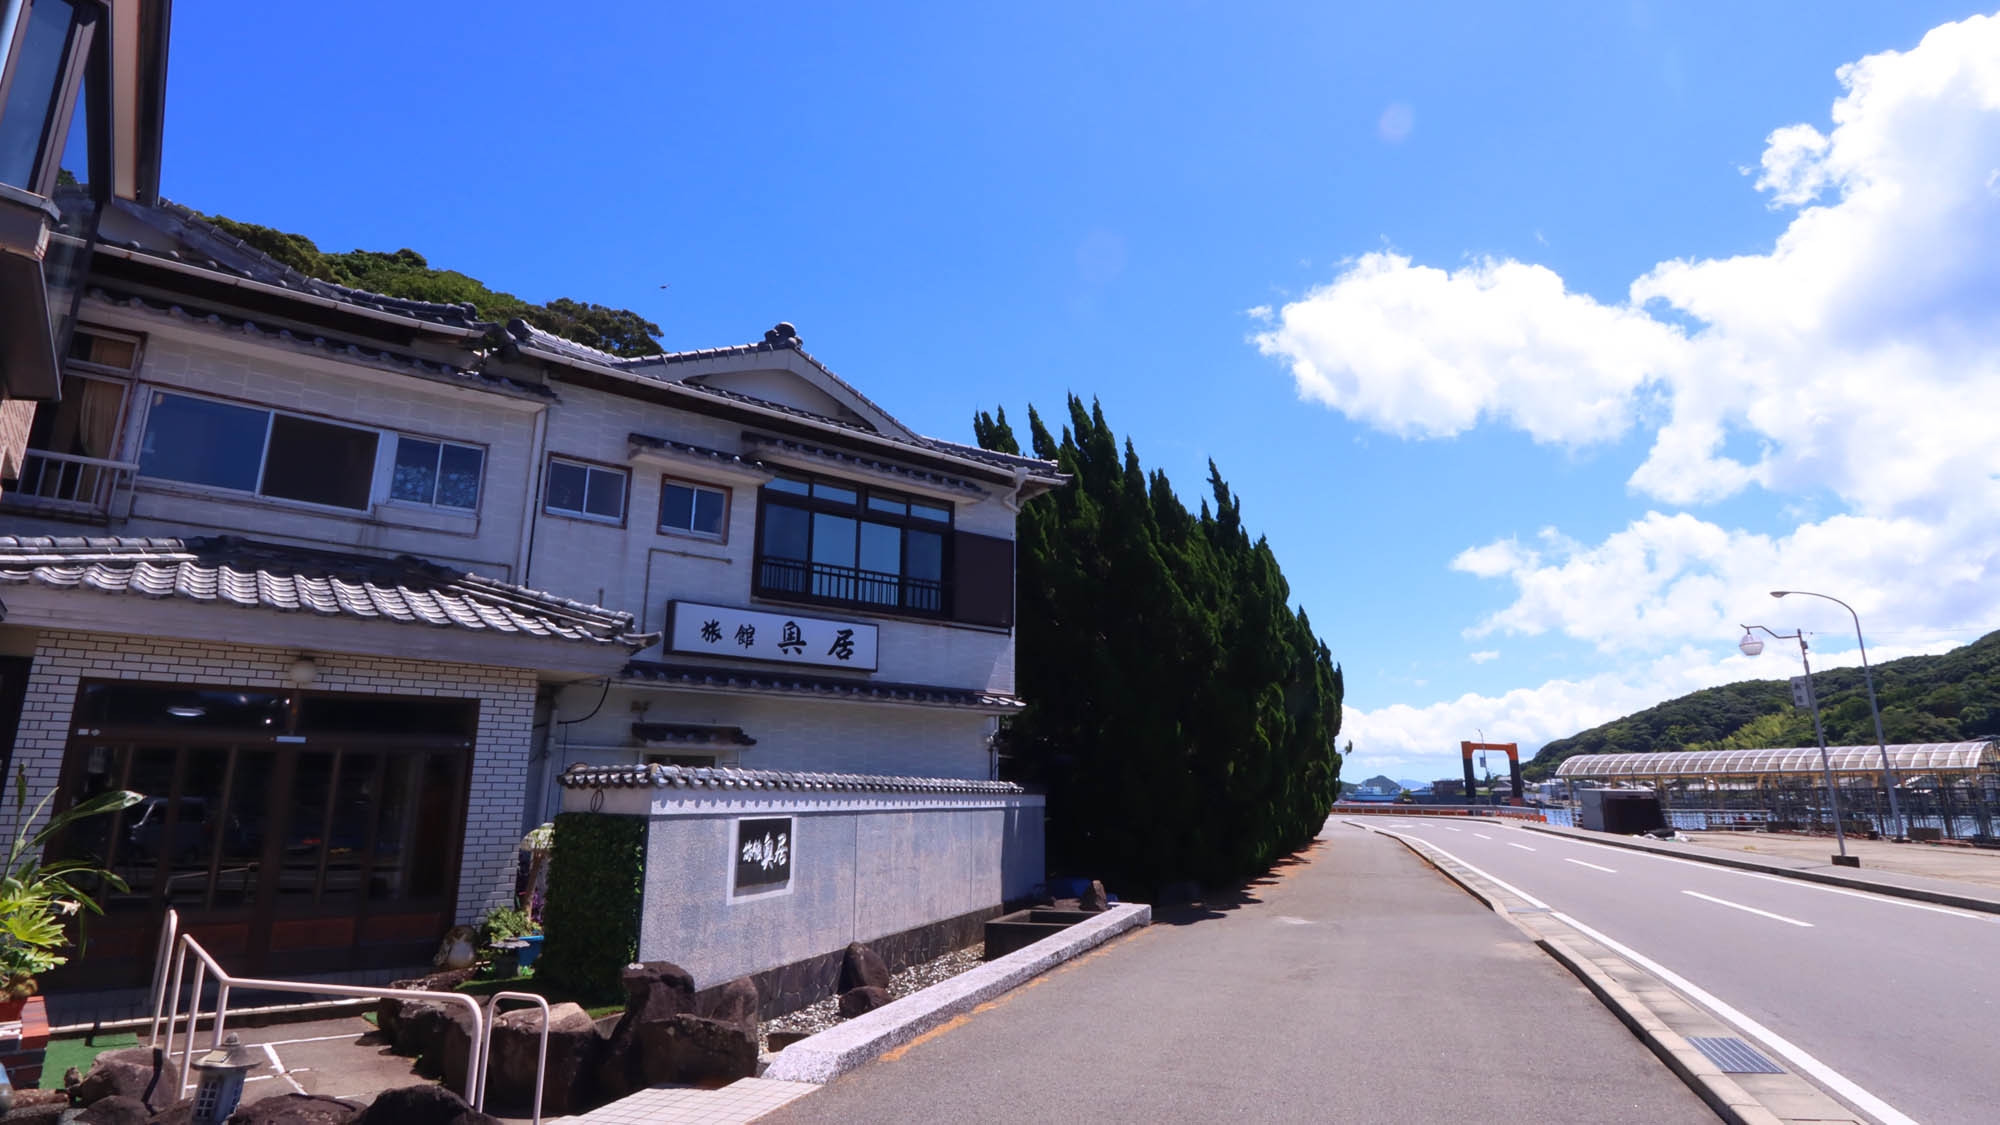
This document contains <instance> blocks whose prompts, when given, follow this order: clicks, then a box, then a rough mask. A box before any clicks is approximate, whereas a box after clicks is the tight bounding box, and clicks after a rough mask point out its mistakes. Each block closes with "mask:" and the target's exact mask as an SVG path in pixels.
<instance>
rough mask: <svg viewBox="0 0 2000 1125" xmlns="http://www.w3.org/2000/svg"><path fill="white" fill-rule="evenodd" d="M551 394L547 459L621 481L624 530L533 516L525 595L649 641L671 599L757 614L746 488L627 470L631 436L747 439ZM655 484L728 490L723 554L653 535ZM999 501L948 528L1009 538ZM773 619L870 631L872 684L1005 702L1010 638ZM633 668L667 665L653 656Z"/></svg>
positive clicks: (716, 547) (727, 480)
mask: <svg viewBox="0 0 2000 1125" xmlns="http://www.w3.org/2000/svg"><path fill="white" fill-rule="evenodd" d="M786 377H787V378H790V377H791V376H786ZM560 391H561V395H562V403H561V405H559V406H557V407H556V408H555V409H553V410H551V411H550V412H549V422H548V449H549V452H550V453H551V454H554V455H558V456H561V455H568V456H571V457H576V458H579V459H582V460H586V461H595V462H600V463H603V464H606V465H611V466H616V467H621V468H624V469H627V470H628V471H629V472H630V474H631V477H630V491H629V493H628V498H627V503H626V522H625V526H624V527H623V528H619V527H614V526H611V525H607V524H602V523H595V522H591V521H587V520H580V519H569V518H566V517H563V516H552V515H548V514H546V513H543V512H538V513H537V515H536V520H537V524H536V528H535V532H534V534H535V545H534V556H533V560H532V563H531V567H530V573H529V575H528V577H527V579H526V580H527V582H528V584H529V585H532V586H534V587H536V588H538V589H545V590H549V591H551V592H553V593H558V594H562V595H564V596H566V597H571V598H577V599H579V600H583V601H591V602H596V603H597V604H600V605H603V606H606V607H608V608H611V609H620V610H624V611H626V612H628V613H631V614H633V615H634V616H636V617H638V618H639V619H640V620H641V621H642V622H643V624H644V626H645V628H647V629H659V628H662V627H663V626H664V624H665V621H666V605H667V603H668V602H669V601H672V600H675V599H682V600H689V601H703V602H712V603H716V604H720V605H736V606H750V605H762V604H763V603H759V602H758V601H756V600H755V599H753V598H752V596H751V581H752V572H753V567H754V563H755V552H756V544H757V484H756V482H755V481H754V480H751V479H748V478H745V477H742V476H738V475H735V474H734V473H732V472H731V471H730V470H728V469H723V468H718V467H710V466H705V465H702V464H700V463H699V462H692V461H683V460H681V459H678V458H664V457H655V456H650V455H645V454H641V455H640V456H638V457H636V458H635V457H634V456H633V453H632V449H631V442H630V440H629V439H630V435H632V434H634V433H639V434H645V435H648V436H651V437H659V438H667V439H670V440H673V441H680V442H685V443H687V444H689V445H697V446H702V447H704V448H708V449H715V450H720V451H723V452H726V453H739V454H740V453H746V452H752V451H753V450H752V447H750V446H748V445H746V443H745V442H744V440H743V433H744V430H745V429H746V427H745V426H744V425H743V424H742V423H737V422H727V421H723V420H720V419H716V418H709V417H705V416H702V415H697V414H691V413H688V412H687V411H683V410H675V409H672V408H669V407H665V406H660V405H657V404H653V403H646V402H640V401H637V400H634V399H630V398H625V397H622V396H616V395H611V394H607V393H604V392H602V391H596V390H591V389H587V388H583V387H576V386H568V385H564V386H562V387H561V388H560ZM814 471H816V472H818V473H819V474H821V475H825V476H830V477H841V476H843V475H844V474H842V473H841V472H840V471H839V469H838V468H837V467H834V466H829V467H827V468H824V469H819V470H814ZM664 477H673V478H677V479H680V480H685V481H690V482H693V483H696V484H706V485H708V486H710V487H719V488H726V489H728V490H729V509H728V519H727V524H726V529H725V534H724V536H723V540H722V541H721V542H716V541H714V540H709V539H699V538H693V537H689V536H685V535H673V534H666V533H662V532H660V531H659V530H658V520H659V510H660V486H661V480H662V478H664ZM850 479H858V480H861V481H862V483H863V484H873V485H875V486H878V487H881V488H885V489H889V490H892V491H894V490H895V488H896V486H895V482H894V481H893V480H880V481H874V480H869V479H865V478H860V477H850ZM1005 491H1006V489H1005V488H1003V487H1000V486H994V487H993V489H991V490H990V491H989V493H988V495H987V496H986V497H985V498H983V499H979V500H976V501H972V502H964V501H961V502H959V503H957V504H955V505H954V509H955V511H954V521H955V522H954V526H955V527H957V528H959V529H962V530H965V531H973V532H977V533H979V534H982V535H994V536H1000V537H1003V538H1008V539H1011V538H1013V536H1014V513H1013V512H1012V511H1010V510H1009V509H1008V508H1007V507H1006V505H1005V504H1004V503H1002V501H1001V496H1000V494H1001V493H1004V492H1005ZM770 605H771V606H779V605H780V603H770ZM782 608H795V609H796V610H797V612H798V613H800V614H804V615H809V616H814V617H823V618H836V619H842V620H856V621H867V622H868V623H870V624H872V625H875V626H877V628H878V629H879V630H880V633H879V646H878V661H879V667H878V669H877V671H876V672H875V674H874V676H873V677H872V678H874V679H879V680H888V681H898V682H905V683H921V684H931V685H936V686H940V687H958V688H970V689H975V690H982V691H997V692H1009V693H1011V692H1012V691H1013V690H1014V637H1013V633H1012V631H1011V630H1005V629H985V628H977V627H970V626H963V625H957V624H949V623H944V622H934V621H918V620H910V619H907V618H895V617H888V616H870V615H868V614H866V613H862V612H859V611H852V610H848V609H845V608H841V607H835V606H797V607H782ZM641 657H642V658H644V659H667V660H672V659H676V657H675V656H674V655H673V654H664V655H663V654H661V653H660V651H659V650H658V649H654V650H651V651H648V652H645V653H642V654H641Z"/></svg>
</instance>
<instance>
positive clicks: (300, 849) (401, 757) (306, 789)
mask: <svg viewBox="0 0 2000 1125" xmlns="http://www.w3.org/2000/svg"><path fill="white" fill-rule="evenodd" d="M145 687H147V688H148V689H150V688H151V685H145ZM183 694H189V692H187V691H185V690H184V691H183ZM209 694H211V695H213V694H219V693H209ZM248 695H249V693H234V694H229V695H226V696H225V697H224V699H223V700H222V702H220V703H215V702H214V701H210V702H209V703H205V704H204V703H195V702H189V701H186V700H182V701H180V702H178V703H176V702H174V701H173V700H171V699H169V700H167V705H168V707H169V708H170V709H172V710H178V711H180V712H182V713H183V714H184V715H185V716H187V717H192V718H196V719H202V720H205V721H207V722H208V723H209V725H211V726H225V725H238V726H242V725H248V726H252V727H261V726H263V725H264V720H265V719H270V720H271V723H272V725H274V726H277V725H280V724H281V723H282V726H283V727H290V728H292V729H297V728H298V727H299V726H300V724H299V723H298V722H297V719H298V716H299V715H300V714H301V712H302V710H304V711H307V712H308V713H310V711H309V709H303V708H301V707H299V706H297V704H298V703H299V702H300V701H299V700H295V699H281V700H273V701H272V703H271V706H269V707H266V706H264V705H263V704H261V703H260V702H259V701H258V700H255V699H251V698H248ZM90 702H91V701H89V700H86V701H85V703H86V704H88V703H90ZM103 702H104V701H102V700H97V701H96V703H97V704H99V705H101V704H102V703H103ZM450 702H451V703H452V704H454V705H460V706H461V709H463V710H468V711H469V707H468V706H465V701H450ZM366 703H367V701H366V700H365V699H364V700H358V701H354V700H343V701H341V703H340V708H339V709H338V712H337V713H338V714H339V715H344V716H346V717H348V718H349V719H353V718H355V717H356V716H357V715H358V716H367V715H370V714H373V713H374V712H373V711H372V710H371V709H369V708H367V707H366ZM82 708H83V705H80V708H79V709H80V711H81V710H82ZM395 710H396V708H395V706H394V704H393V703H391V704H388V705H387V706H386V711H387V712H388V713H393V712H394V711H395ZM196 711H200V712H201V714H199V715H196V714H193V713H194V712H196ZM245 715H247V716H250V717H251V719H250V720H249V721H247V722H239V721H238V720H240V719H242V717H243V716H245ZM286 716H289V718H285V717H286ZM119 717H128V718H130V717H138V716H119ZM327 725H329V726H339V725H348V726H353V725H357V724H356V723H354V722H347V723H344V724H343V723H339V722H329V723H328V724H327ZM82 729H84V730H87V731H89V732H90V733H89V734H87V735H79V736H78V737H77V738H75V739H73V740H72V742H71V745H70V749H69V753H68V756H67V759H66V763H67V765H66V770H67V772H66V776H65V781H64V792H65V796H66V797H67V798H68V799H67V800H66V801H65V802H64V803H65V804H73V803H75V802H76V801H80V800H85V799H88V798H89V797H91V796H94V795H96V794H98V793H102V792H106V791H109V790H113V789H121V788H122V789H130V790H133V791H135V792H138V793H141V794H143V798H142V799H141V800H140V802H139V803H138V804H135V805H133V806H132V807H131V808H129V809H126V810H124V811H123V812H121V813H118V814H116V815H113V816H105V817H97V818H93V819H91V820H88V821H84V822H82V823H80V824H78V825H76V826H75V827H74V828H72V829H71V831H70V832H69V833H68V835H67V837H66V838H65V839H64V840H62V841H59V842H58V844H57V847H58V848H60V849H61V851H62V852H63V853H64V854H69V855H81V856H88V857H90V858H92V859H94V860H95V861H96V862H98V863H101V864H103V865H104V866H105V867H106V868H108V869H109V870H111V871H113V872H115V873H117V874H118V875H119V877H120V878H122V879H123V880H124V881H125V883H126V884H127V888H128V889H127V890H125V891H122V892H110V891H109V890H108V888H107V889H106V892H105V893H104V894H103V896H102V898H101V902H102V904H103V906H104V909H105V917H104V918H103V919H102V920H93V922H92V924H91V925H90V928H89V931H88V933H89V938H90V948H89V958H90V960H91V962H92V972H91V977H92V979H93V981H101V980H102V973H101V971H100V970H101V969H103V968H107V967H111V966H115V965H123V966H125V967H127V968H130V969H132V970H134V971H136V972H137V973H138V974H139V975H140V976H142V977H143V975H144V974H145V973H147V972H150V970H151V964H150V958H151V955H152V950H153V945H152V943H153V941H154V940H155V938H156V936H157V934H158V926H159V924H160V920H161V919H162V918H163V917H164V915H165V910H166V909H168V908H172V909H174V910H176V911H178V912H179V913H180V916H181V924H182V927H183V928H184V929H186V930H188V931H190V932H193V933H194V934H195V935H196V936H197V937H198V938H199V939H200V940H201V942H202V944H203V945H204V946H205V947H207V948H208V949H209V951H210V952H211V953H213V954H214V955H215V956H216V957H217V958H218V959H219V960H221V961H222V963H223V964H224V965H225V966H227V967H228V968H229V969H230V970H231V971H232V972H239V973H262V974H266V975H282V974H284V973H301V972H311V971H316V970H322V969H329V968H362V967H368V966H371V965H405V964H416V963H421V962H422V961H424V960H425V959H427V958H428V957H429V956H430V954H431V953H432V952H433V951H434V950H435V948H436V942H437V939H438V936H439V935H440V934H441V933H443V932H444V930H445V929H447V928H449V927H450V925H451V923H452V916H453V913H454V907H455V901H454V900H455V897H456V894H457V885H458V879H457V872H458V858H459V856H458V853H459V848H460V843H461V840H462V838H463V836H464V830H465V817H466V812H465V794H466V785H467V767H468V765H469V762H470V758H471V753H470V745H469V743H468V742H467V741H465V740H460V739H453V738H450V737H442V738H441V737H437V736H427V735H425V734H423V733H415V734H404V735H400V736H395V735H390V736H384V735H378V734H373V733H370V732H329V733H326V734H324V735H318V734H304V735H299V734H264V733H261V732H260V733H258V734H254V735H249V734H247V733H246V732H225V731H220V730H217V731H211V732H208V733H206V734H204V733H203V732H200V731H198V730H192V729H191V730H189V731H187V732H186V733H185V735H183V736H178V737H176V736H173V735H164V736H163V734H162V733H161V732H158V731H156V730H155V731H145V732H144V735H145V736H141V737H134V736H133V735H132V734H127V733H126V732H124V731H118V730H116V729H115V728H91V727H86V728H82ZM135 733H136V732H135ZM232 733H233V736H232ZM69 975H71V976H74V975H75V970H74V968H73V967H72V968H71V970H70V972H69ZM51 983H52V984H54V985H55V986H57V987H63V986H65V985H66V986H68V987H84V986H83V985H82V984H81V983H80V982H78V981H64V980H61V979H56V980H53V981H52V982H51ZM96 986H98V987H101V986H102V985H101V984H97V985H96Z"/></svg>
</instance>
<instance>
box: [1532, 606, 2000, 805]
mask: <svg viewBox="0 0 2000 1125" xmlns="http://www.w3.org/2000/svg"><path fill="white" fill-rule="evenodd" d="M1790 644H1791V642H1785V641H1771V642H1769V645H1770V647H1769V648H1768V649H1767V650H1766V653H1765V657H1764V659H1765V660H1767V661H1768V660H1770V659H1771V658H1772V657H1774V656H1775V657H1778V658H1779V659H1781V660H1785V661H1787V662H1788V663H1790V665H1791V667H1792V668H1793V669H1797V667H1798V663H1797V660H1796V659H1795V657H1796V654H1795V653H1793V652H1791V651H1790V648H1789V645H1790ZM1813 684H1814V687H1815V688H1816V690H1817V691H1818V693H1819V704H1820V719H1821V721H1822V722H1823V723H1825V724H1826V742H1827V745H1829V746H1860V745H1865V744H1867V743H1871V742H1874V741H1875V724H1874V722H1873V720H1872V719H1870V717H1869V714H1868V693H1867V691H1866V689H1865V688H1864V687H1863V685H1862V679H1861V669H1860V668H1835V669H1833V670H1831V671H1824V672H1822V671H1819V670H1818V669H1815V670H1814V672H1813ZM1875 695H1876V698H1877V699H1878V700H1879V701H1880V702H1881V705H1882V733H1883V735H1884V736H1885V737H1886V738H1887V739H1888V741H1889V742H1891V743H1897V742H1958V741H1962V740H1966V739H1978V738H2000V632H1994V633H1988V634H1987V635H1986V636H1984V637H1981V638H1979V639H1978V640H1977V641H1974V642H1973V643H1971V644H1969V645H1966V646H1965V647H1963V648H1956V649H1953V650H1952V651H1950V652H1947V653H1943V654H1941V655H1938V656H1911V657H1906V658H1905V659H1902V660H1892V661H1890V662H1888V663H1887V664H1881V665H1877V666H1876V668H1875ZM1812 744H1813V729H1812V716H1811V714H1809V713H1808V712H1806V711H1804V710H1802V709H1800V708H1796V707H1793V706H1792V689H1791V687H1790V684H1789V683H1788V681H1787V680H1782V679H1780V680H1751V681H1748V682H1746V683H1739V684H1724V685H1722V686H1721V687H1714V688H1707V689H1704V690H1702V691H1697V692H1694V693H1693V694H1691V695H1683V696H1681V697H1680V698H1679V699H1670V700H1668V701H1667V702H1665V703H1662V704H1660V705H1659V706H1657V707H1649V708H1647V709H1646V710H1644V711H1640V712H1638V713H1637V714H1632V715H1627V716H1625V717H1624V718H1622V719H1614V720H1612V721H1611V722H1608V723H1605V724H1604V725H1603V726H1598V727H1592V728H1590V729H1589V730H1587V731H1583V732H1582V733H1580V734H1575V735H1571V736H1570V737H1568V738H1560V739H1557V740H1556V741H1554V742H1551V743H1549V744H1548V745H1546V746H1544V747H1542V749H1541V752H1540V753H1538V754H1536V755H1535V757H1534V759H1533V761H1531V762H1529V763H1528V764H1527V765H1526V766H1525V767H1524V768H1523V770H1522V772H1523V773H1524V774H1526V775H1527V776H1529V777H1547V776H1550V775H1553V774H1554V773H1555V768H1556V766H1557V765H1558V764H1559V763H1561V761H1562V760H1563V759H1564V758H1567V757H1569V756H1570V755H1572V754H1605V753H1620V752H1626V751H1642V750H1738V749H1751V748H1756V747H1764V746H1811V745H1812Z"/></svg>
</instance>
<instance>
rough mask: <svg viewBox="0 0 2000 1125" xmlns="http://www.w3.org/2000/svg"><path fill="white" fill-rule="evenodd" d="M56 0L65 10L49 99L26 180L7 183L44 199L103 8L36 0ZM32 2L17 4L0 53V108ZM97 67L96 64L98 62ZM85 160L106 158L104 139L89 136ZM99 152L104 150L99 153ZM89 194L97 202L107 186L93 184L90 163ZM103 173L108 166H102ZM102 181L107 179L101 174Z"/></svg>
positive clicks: (75, 0)
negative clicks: (64, 26)
mask: <svg viewBox="0 0 2000 1125" xmlns="http://www.w3.org/2000/svg"><path fill="white" fill-rule="evenodd" d="M42 2H61V3H62V4H63V6H64V7H67V8H69V9H70V11H71V18H70V22H69V27H68V29H67V30H66V31H65V33H64V40H63V53H62V58H61V62H60V63H59V64H58V70H57V74H56V79H55V85H54V88H53V89H52V90H51V91H50V92H49V100H48V104H47V105H46V107H44V109H43V111H42V126H41V130H40V132H39V133H38V134H37V135H36V149H35V156H34V159H33V161H32V162H31V164H30V166H29V169H28V176H27V182H26V183H24V184H14V185H10V186H12V187H14V188H15V189H16V190H19V191H26V192H28V193H30V194H32V195H39V196H41V197H42V198H44V199H49V198H52V197H54V195H55V189H56V182H57V175H58V173H59V172H60V171H61V169H62V158H63V151H64V149H65V148H66V147H67V145H68V141H69V126H70V121H71V119H72V118H73V117H74V116H75V114H76V99H77V97H78V96H79V95H81V94H82V92H83V84H84V80H85V77H86V75H87V74H88V73H89V72H90V71H91V70H92V69H93V68H94V66H93V64H94V60H95V59H97V58H98V57H100V56H101V55H102V53H103V52H102V46H101V45H100V44H99V43H97V41H96V40H97V37H98V32H99V31H100V30H101V29H102V25H103V24H104V22H105V15H106V9H105V7H104V5H103V4H100V3H98V2H97V0H42ZM35 7H36V0H29V2H28V3H26V4H23V5H22V7H21V9H20V11H19V13H18V14H17V18H16V21H15V24H14V38H13V40H12V42H11V43H10V44H8V49H7V50H6V51H5V52H4V53H0V59H4V60H5V62H6V66H5V67H4V69H0V107H4V106H6V105H7V104H8V103H9V101H10V100H11V98H12V96H13V94H14V92H15V91H14V86H15V81H14V80H15V78H16V77H17V74H16V72H17V71H18V69H19V63H20V62H21V61H22V59H23V58H24V54H25V52H24V45H25V42H26V39H27V34H28V30H29V24H30V23H31V20H32V16H33V13H34V8H35ZM99 65H101V64H99ZM99 112H100V111H98V110H97V108H96V106H95V105H94V104H93V106H92V115H91V116H92V118H93V120H92V121H91V122H90V126H89V127H91V128H92V129H93V131H95V127H96V125H97V124H98V122H97V120H96V118H97V117H98V116H99ZM91 148H92V151H91V153H90V161H91V164H92V165H96V164H97V163H98V162H99V160H100V159H103V158H104V157H108V155H109V151H108V139H105V138H102V137H93V138H92V146H91ZM99 150H104V151H103V152H102V153H100V151H99ZM90 171H91V180H92V181H93V185H92V194H93V196H94V197H95V198H96V199H97V201H98V202H100V203H101V202H103V201H104V199H105V198H107V195H106V192H108V188H109V185H108V184H106V185H103V187H101V188H100V187H99V186H98V185H97V183H96V181H97V180H98V179H99V178H100V177H99V176H98V175H97V171H98V169H97V168H96V167H92V168H91V169H90ZM106 171H107V172H108V171H109V169H108V168H107V169H106ZM105 178H107V179H108V177H105Z"/></svg>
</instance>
